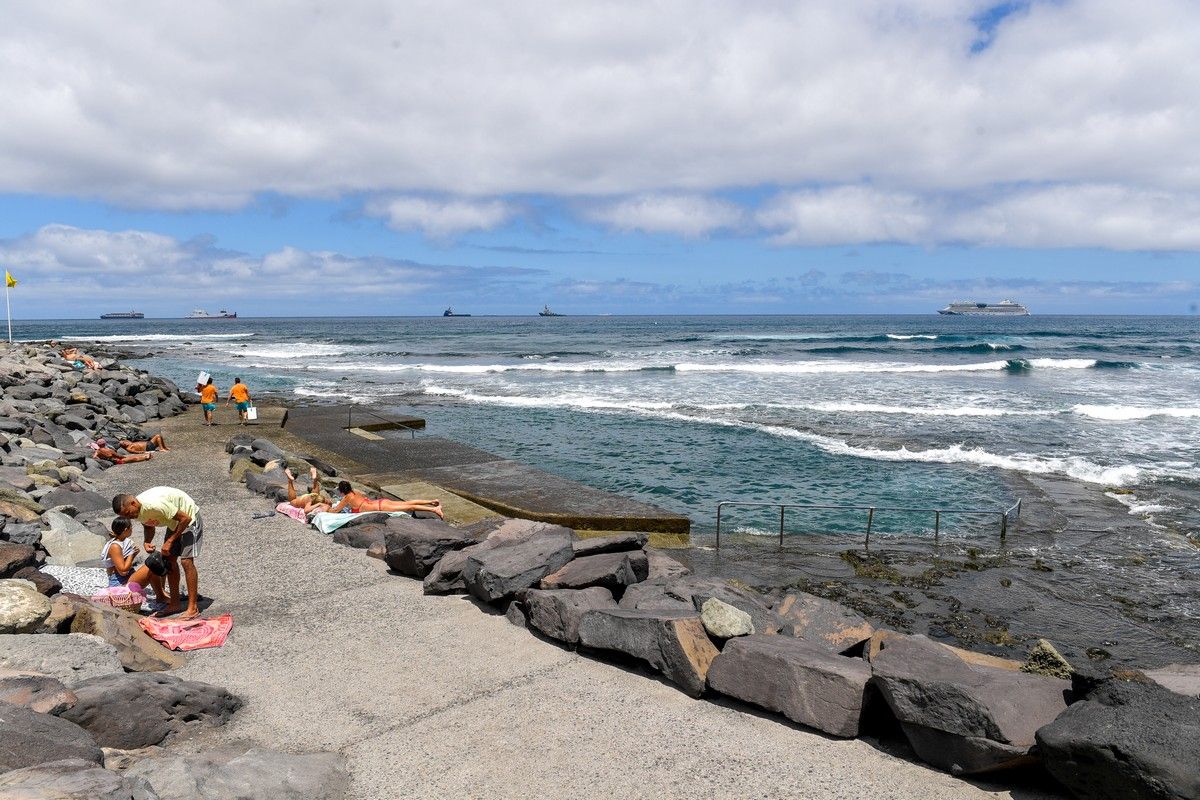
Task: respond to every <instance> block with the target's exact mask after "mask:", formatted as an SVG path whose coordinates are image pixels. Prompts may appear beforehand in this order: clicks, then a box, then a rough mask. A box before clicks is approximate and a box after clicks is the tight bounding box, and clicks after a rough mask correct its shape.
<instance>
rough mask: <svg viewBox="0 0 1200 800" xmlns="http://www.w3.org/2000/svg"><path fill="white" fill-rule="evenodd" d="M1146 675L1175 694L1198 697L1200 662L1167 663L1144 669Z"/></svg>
mask: <svg viewBox="0 0 1200 800" xmlns="http://www.w3.org/2000/svg"><path fill="white" fill-rule="evenodd" d="M1146 677H1147V678H1149V679H1150V680H1152V681H1154V682H1155V683H1157V684H1158V685H1159V686H1162V687H1163V688H1165V689H1170V690H1171V691H1172V692H1175V693H1176V694H1182V695H1187V696H1188V697H1200V664H1168V665H1167V666H1165V667H1162V668H1160V669H1151V670H1146Z"/></svg>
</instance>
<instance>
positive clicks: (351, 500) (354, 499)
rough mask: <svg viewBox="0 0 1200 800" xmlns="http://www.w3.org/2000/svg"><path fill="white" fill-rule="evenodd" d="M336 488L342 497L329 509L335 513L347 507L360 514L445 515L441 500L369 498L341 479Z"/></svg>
mask: <svg viewBox="0 0 1200 800" xmlns="http://www.w3.org/2000/svg"><path fill="white" fill-rule="evenodd" d="M337 488H338V491H339V492H341V493H342V499H341V500H339V501H338V502H337V505H335V506H334V507H333V508H331V509H329V510H330V511H332V512H333V513H335V514H336V513H337V512H339V511H341V510H342V509H343V508H348V509H350V510H351V511H352V512H354V513H355V514H361V513H362V512H364V511H387V512H391V511H408V512H413V511H427V512H429V513H430V514H435V515H437V517H438V519H443V518H444V517H445V516H446V515H445V514H443V513H442V501H441V500H387V499H384V498H378V499H377V498H371V497H367V496H366V495H365V494H362V493H361V492H356V491H354V487H352V486H351V485H350V483H349V482H348V481H342V482H341V483H339V484H338V487H337Z"/></svg>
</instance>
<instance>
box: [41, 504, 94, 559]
mask: <svg viewBox="0 0 1200 800" xmlns="http://www.w3.org/2000/svg"><path fill="white" fill-rule="evenodd" d="M44 518H45V520H46V522H48V523H49V524H50V529H49V530H47V531H44V532H43V533H42V546H43V547H44V548H46V552H47V553H49V554H50V557H49V558H48V559H46V563H47V564H52V565H55V566H64V567H72V566H75V565H76V564H78V563H80V562H81V561H94V560H96V559H97V558H99V557H100V549H101V548H102V547H103V546H104V544H105V543H106V542H107V541H108V537H107V536H102V535H100V534H98V533H96V532H95V531H92V530H90V529H89V528H87V527H86V526H84V525H82V524H80V523H79V522H77V521H75V520H74V519H72V518H71V517H68V516H67V515H66V514H60V513H58V512H57V511H47V512H46V514H45V516H44Z"/></svg>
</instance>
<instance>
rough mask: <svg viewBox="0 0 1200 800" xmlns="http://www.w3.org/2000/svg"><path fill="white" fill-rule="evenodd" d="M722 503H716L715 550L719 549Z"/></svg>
mask: <svg viewBox="0 0 1200 800" xmlns="http://www.w3.org/2000/svg"><path fill="white" fill-rule="evenodd" d="M724 506H725V504H724V503H717V549H718V550H720V549H721V509H722V508H723V507H724Z"/></svg>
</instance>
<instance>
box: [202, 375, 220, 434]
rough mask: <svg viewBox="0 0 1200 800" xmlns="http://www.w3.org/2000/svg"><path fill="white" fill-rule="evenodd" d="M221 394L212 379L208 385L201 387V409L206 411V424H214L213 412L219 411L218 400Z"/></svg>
mask: <svg viewBox="0 0 1200 800" xmlns="http://www.w3.org/2000/svg"><path fill="white" fill-rule="evenodd" d="M220 396H221V393H220V392H218V391H217V387H216V386H213V381H212V378H209V379H208V383H206V384H204V386H202V387H200V407H201V408H203V409H204V424H205V425H212V424H213V416H212V415H213V412H214V411H216V410H217V400H218V399H219V398H220Z"/></svg>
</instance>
